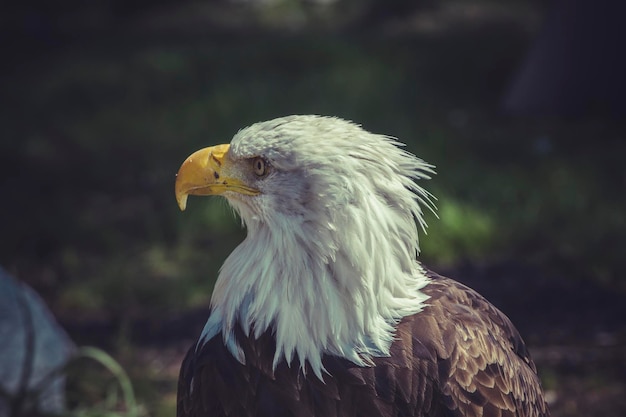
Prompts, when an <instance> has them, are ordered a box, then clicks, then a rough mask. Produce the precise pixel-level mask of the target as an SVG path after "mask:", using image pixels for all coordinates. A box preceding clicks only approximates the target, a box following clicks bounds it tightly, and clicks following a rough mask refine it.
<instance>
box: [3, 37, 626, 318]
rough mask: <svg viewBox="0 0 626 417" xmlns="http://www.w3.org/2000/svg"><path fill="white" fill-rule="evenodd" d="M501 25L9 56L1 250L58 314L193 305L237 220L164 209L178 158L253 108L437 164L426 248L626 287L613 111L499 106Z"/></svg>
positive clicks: (254, 112) (227, 132)
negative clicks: (606, 116)
mask: <svg viewBox="0 0 626 417" xmlns="http://www.w3.org/2000/svg"><path fill="white" fill-rule="evenodd" d="M498 30H499V32H498V33H499V36H497V37H494V36H492V33H491V32H489V31H486V32H483V31H480V30H478V31H474V32H470V33H463V32H461V33H451V34H447V35H446V36H441V37H405V38H397V39H388V40H381V39H373V38H372V39H368V38H349V37H345V38H337V37H332V38H326V37H299V38H280V37H259V38H256V39H245V40H226V41H224V40H222V41H220V42H218V41H216V40H194V41H193V42H185V43H183V42H181V43H175V42H170V43H162V42H146V41H136V42H132V41H130V42H125V43H123V44H117V43H115V41H114V40H112V41H111V42H101V43H97V44H96V45H95V46H94V45H91V44H83V45H80V44H78V45H76V46H74V47H72V48H67V49H65V50H62V51H60V52H58V53H54V54H53V53H51V54H49V55H44V56H41V57H38V58H37V59H33V60H32V61H30V62H26V63H23V64H22V65H21V66H20V67H16V69H15V71H14V72H13V73H11V74H7V76H5V77H4V79H3V81H2V84H3V85H2V87H3V89H4V90H5V91H6V92H7V93H8V96H7V97H8V101H7V103H10V106H9V107H8V108H7V109H5V111H4V112H2V114H1V115H0V122H1V123H0V125H1V126H2V127H1V129H2V133H1V134H2V137H3V138H4V139H3V140H2V141H1V143H0V162H1V165H0V166H1V167H2V168H1V169H2V171H3V173H2V189H3V195H4V196H5V198H6V200H5V201H7V202H9V204H3V205H1V207H0V224H1V230H2V234H3V239H2V241H1V242H0V263H2V264H4V265H5V266H7V267H8V268H9V269H10V270H12V271H14V272H15V273H16V274H17V275H18V276H20V277H21V278H23V279H25V280H27V281H29V282H31V283H33V284H34V285H35V287H36V288H38V289H39V290H40V291H41V292H43V293H44V294H48V295H49V297H48V298H49V299H50V300H51V302H52V304H53V308H54V309H55V311H57V313H60V314H66V315H67V314H74V313H80V314H87V315H88V316H89V315H90V314H95V315H102V314H104V315H106V316H107V317H110V316H112V317H119V316H121V315H124V316H130V317H133V316H134V315H137V316H141V315H146V314H169V313H171V312H172V311H180V310H181V309H184V308H188V307H189V306H199V305H206V303H207V301H208V298H209V294H210V291H211V288H212V285H213V279H214V278H215V277H216V275H217V270H218V268H219V266H220V265H221V262H222V260H223V259H224V257H225V256H226V255H227V254H228V253H229V252H230V251H231V250H232V248H233V247H234V246H235V245H236V244H237V242H239V241H240V240H241V239H242V237H243V233H244V231H242V230H241V229H240V227H239V222H238V220H237V219H235V218H234V216H232V214H231V211H230V209H228V208H227V206H226V204H225V203H224V202H222V201H218V200H209V199H204V200H201V201H200V200H198V201H196V200H192V201H191V202H190V204H189V209H188V211H186V212H185V213H182V214H181V213H179V212H178V209H177V207H176V204H175V200H174V197H173V181H174V175H175V173H176V171H177V168H178V166H179V164H180V163H181V161H182V160H183V159H184V158H185V157H186V156H187V155H188V154H189V153H190V152H192V151H193V150H195V149H197V148H199V147H202V146H206V145H208V144H214V143H221V142H227V141H229V140H230V137H232V135H233V134H234V133H235V132H236V131H237V130H238V129H239V128H241V127H243V126H245V125H248V124H250V123H253V122H255V121H259V120H264V119H268V118H272V117H277V116H281V115H286V114H294V113H318V114H328V115H337V116H340V117H344V118H348V119H352V120H355V121H357V122H359V123H362V124H363V125H364V126H365V127H366V128H367V129H369V130H372V131H375V132H380V133H386V134H390V135H393V136H396V137H398V138H400V139H401V140H402V141H404V142H406V143H407V144H408V149H409V150H410V151H412V152H414V153H416V154H417V155H419V156H421V157H423V158H424V159H425V160H427V161H429V162H431V163H434V164H435V165H437V171H438V172H439V175H437V176H436V177H435V178H434V179H433V180H432V181H430V182H429V183H427V184H424V185H425V186H426V187H427V188H429V189H430V190H431V191H432V192H433V194H435V195H436V196H437V198H438V199H439V201H438V203H437V204H438V206H439V208H440V211H439V215H440V218H441V219H440V220H436V219H435V218H434V216H431V217H430V218H429V223H430V228H429V233H428V236H426V237H424V238H423V239H422V247H423V259H424V260H425V261H426V262H427V263H430V264H444V265H451V264H454V263H457V262H459V261H463V260H479V261H485V260H489V259H497V258H499V257H521V258H523V259H524V260H527V261H529V262H537V263H540V264H541V265H543V266H546V267H553V268H560V269H561V270H564V271H566V272H572V273H575V275H576V276H578V277H580V278H582V279H592V280H600V281H602V282H604V283H606V284H607V285H615V286H617V287H619V288H621V289H623V288H624V282H623V279H622V278H621V277H620V276H619V273H618V272H619V271H620V270H623V268H624V267H625V266H626V264H625V261H624V259H623V255H622V254H623V253H624V250H625V249H626V244H625V242H624V239H623V236H624V235H625V232H626V222H625V216H624V210H623V208H624V203H625V202H626V201H625V200H626V197H625V194H624V181H625V178H624V171H623V169H622V168H620V167H622V158H621V155H623V152H624V147H625V143H624V141H623V133H624V129H623V126H620V125H619V124H617V123H614V124H613V125H611V124H610V123H606V122H604V121H584V122H573V121H549V120H547V121H546V120H544V121H524V120H521V121H515V120H507V119H506V118H503V117H499V116H498V115H497V111H496V106H497V104H498V99H499V98H500V97H501V94H502V93H503V91H504V87H505V86H506V82H507V80H508V79H509V78H510V77H511V75H512V71H513V69H514V67H515V64H516V63H517V62H518V61H519V60H520V58H521V56H522V52H523V50H524V46H525V45H526V43H527V41H528V40H527V39H526V38H525V36H524V35H523V34H520V33H518V32H516V31H515V30H506V29H502V28H499V29H498Z"/></svg>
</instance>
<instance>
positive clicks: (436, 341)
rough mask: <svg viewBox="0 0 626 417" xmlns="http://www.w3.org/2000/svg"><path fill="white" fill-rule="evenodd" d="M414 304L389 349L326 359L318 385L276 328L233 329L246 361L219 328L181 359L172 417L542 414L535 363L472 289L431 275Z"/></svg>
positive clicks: (507, 325) (510, 329)
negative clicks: (255, 335) (422, 302)
mask: <svg viewBox="0 0 626 417" xmlns="http://www.w3.org/2000/svg"><path fill="white" fill-rule="evenodd" d="M429 277H430V278H431V279H432V282H431V283H430V284H428V285H427V286H426V287H425V288H424V289H423V290H422V291H423V292H424V293H426V294H427V295H428V296H429V297H430V299H429V300H428V306H427V307H426V308H425V309H424V310H423V311H421V312H419V313H417V314H415V315H412V316H408V317H405V318H404V319H403V320H402V321H401V322H400V323H399V324H398V326H397V331H396V340H395V341H394V343H393V344H392V346H391V356H389V357H379V358H374V365H375V366H371V367H359V366H357V365H354V364H353V363H351V362H349V361H347V360H345V359H342V358H338V357H334V356H326V357H325V358H324V367H325V369H326V371H327V373H325V374H324V383H322V382H321V381H319V380H318V379H317V377H316V376H315V375H313V373H312V372H311V371H310V370H309V371H308V372H306V373H303V372H302V371H301V370H300V369H299V367H298V366H297V365H296V364H294V365H293V366H291V367H289V366H287V364H286V363H285V362H284V361H283V362H281V363H280V364H279V365H278V367H277V368H276V370H273V369H272V359H273V355H274V343H275V342H274V336H273V334H272V332H271V331H267V332H266V333H265V334H263V335H262V336H261V337H260V338H259V339H256V340H254V339H252V338H249V337H246V336H245V335H244V334H243V332H239V334H237V338H238V341H239V343H240V345H241V347H242V348H243V350H244V352H245V357H246V364H245V365H243V364H241V363H239V362H238V361H237V360H236V359H234V358H233V357H232V355H231V354H230V353H229V351H228V350H227V349H226V347H225V346H224V344H223V341H222V337H221V334H218V335H217V336H215V337H213V338H212V339H211V340H209V341H208V342H207V343H206V344H204V345H203V346H202V347H201V348H199V349H198V350H197V351H196V346H195V345H194V346H192V347H191V349H190V350H189V352H188V353H187V356H186V357H185V359H184V361H183V364H182V368H181V372H180V379H179V387H178V410H177V415H178V417H212V416H215V417H220V416H233V417H234V416H237V417H252V416H267V417H270V416H272V417H283V416H285V417H286V416H297V417H314V416H316V417H344V416H362V417H376V416H381V417H391V416H398V417H399V416H424V417H426V416H429V417H436V416H456V417H461V416H463V417H480V416H484V417H500V416H501V417H507V416H517V417H531V416H532V417H541V416H548V415H549V412H548V410H547V406H546V404H545V401H544V398H543V393H542V389H541V385H540V382H539V378H538V377H537V374H536V369H535V365H534V363H533V362H532V360H531V358H530V356H529V354H528V351H527V350H526V347H525V345H524V342H523V340H522V339H521V337H520V335H519V333H518V332H517V330H516V329H515V327H514V326H513V324H512V323H511V322H510V320H509V319H508V318H507V317H506V316H505V315H504V314H503V313H501V312H500V311H499V310H498V309H496V308H495V307H494V306H493V305H491V304H490V303H489V302H488V301H487V300H485V298H483V297H482V296H481V295H480V294H478V293H476V292H475V291H473V290H471V289H469V288H467V287H466V286H464V285H462V284H459V283H457V282H455V281H453V280H450V279H448V278H444V277H441V276H438V275H436V274H433V273H429Z"/></svg>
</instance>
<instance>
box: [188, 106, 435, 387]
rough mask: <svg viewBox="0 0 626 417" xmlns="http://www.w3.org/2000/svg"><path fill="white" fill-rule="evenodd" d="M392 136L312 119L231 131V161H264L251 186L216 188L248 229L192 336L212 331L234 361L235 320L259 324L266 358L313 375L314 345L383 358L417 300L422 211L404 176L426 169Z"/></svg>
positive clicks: (361, 358)
mask: <svg viewBox="0 0 626 417" xmlns="http://www.w3.org/2000/svg"><path fill="white" fill-rule="evenodd" d="M400 145H401V144H400V143H398V142H396V141H395V140H394V139H392V138H389V137H386V136H382V135H376V134H372V133H369V132H367V131H365V130H363V129H362V128H361V127H359V126H357V125H355V124H353V123H350V122H347V121H345V120H341V119H337V118H330V117H321V116H289V117H284V118H279V119H275V120H271V121H267V122H262V123H257V124H255V125H252V126H250V127H248V128H245V129H243V130H241V131H240V132H238V133H237V134H236V135H235V137H234V138H233V140H232V142H231V147H230V151H229V152H230V153H231V158H232V159H233V160H234V161H242V163H244V162H245V161H246V160H248V159H249V158H252V157H257V156H261V157H263V158H265V159H266V160H267V161H268V163H269V164H270V167H271V170H270V173H269V175H267V176H266V177H264V178H261V179H254V181H255V183H254V184H251V185H252V186H254V187H255V188H257V189H259V190H260V191H261V194H260V195H258V196H243V195H239V194H237V195H235V193H227V194H226V197H227V198H228V200H229V202H230V204H231V205H232V206H233V207H234V208H235V209H236V210H237V212H239V214H240V215H241V218H242V220H243V221H244V223H245V224H246V227H247V229H248V236H247V237H246V239H245V240H244V241H243V242H242V243H241V244H240V245H239V246H238V247H237V248H236V249H235V250H234V251H233V253H232V254H231V255H230V256H229V257H228V259H227V260H226V261H225V262H224V265H223V267H222V269H221V271H220V275H219V278H218V281H217V283H216V286H215V290H214V292H213V297H212V299H211V305H212V313H211V316H210V318H209V320H208V321H207V324H206V326H205V328H204V330H203V332H202V336H201V339H200V343H203V342H204V341H206V340H209V339H210V338H212V337H214V336H215V335H216V334H218V333H219V332H222V334H223V337H224V341H225V343H226V345H227V346H228V347H229V349H230V351H231V352H232V353H233V355H234V356H235V357H236V358H237V359H239V360H240V361H241V362H242V363H245V357H244V355H243V353H242V352H241V350H240V349H239V347H238V346H237V343H236V340H235V337H234V334H233V331H234V328H235V325H236V324H237V323H239V324H240V325H241V326H242V328H243V329H244V331H245V332H247V333H248V334H250V335H252V336H255V337H258V336H260V334H262V333H263V332H265V331H266V330H267V329H268V328H270V327H271V328H272V329H273V331H274V334H275V337H276V353H275V356H274V366H276V365H277V363H278V362H280V361H281V360H282V359H283V358H284V359H285V360H286V361H287V362H288V363H292V361H293V360H294V359H295V358H296V357H297V361H298V362H299V365H300V366H301V367H302V368H303V369H304V365H305V363H306V362H308V363H309V364H310V366H311V369H312V370H313V372H314V373H315V374H316V375H317V376H318V377H319V378H320V379H321V378H322V372H323V366H322V362H321V359H322V355H324V354H332V355H338V356H341V357H345V358H346V359H348V360H350V361H352V362H354V363H356V364H358V365H362V366H365V365H368V364H369V358H371V357H372V356H385V355H388V354H389V347H390V345H391V342H392V340H393V338H394V326H395V324H396V323H397V322H398V321H399V320H400V319H401V318H402V317H404V316H407V315H410V314H414V313H416V312H418V311H420V310H421V309H422V308H423V306H424V303H425V301H426V299H427V297H426V296H425V295H423V294H422V292H421V291H420V289H421V288H423V287H424V286H425V285H426V284H427V283H428V279H427V278H426V276H425V274H424V272H423V270H422V268H421V266H420V264H419V263H418V261H417V254H418V252H419V245H418V227H417V225H418V224H419V225H420V227H422V228H425V227H426V223H425V222H424V217H423V212H422V207H427V208H430V209H432V208H433V206H432V204H431V200H430V198H431V196H430V194H429V193H428V192H426V191H425V190H424V189H423V188H421V187H419V186H418V185H417V184H416V183H415V180H419V179H425V178H429V175H430V174H431V173H433V169H432V166H431V165H428V164H427V163H425V162H424V161H422V160H421V159H419V158H417V157H415V156H414V155H412V154H410V153H408V152H406V151H404V150H403V149H401V148H400V147H399V146H400Z"/></svg>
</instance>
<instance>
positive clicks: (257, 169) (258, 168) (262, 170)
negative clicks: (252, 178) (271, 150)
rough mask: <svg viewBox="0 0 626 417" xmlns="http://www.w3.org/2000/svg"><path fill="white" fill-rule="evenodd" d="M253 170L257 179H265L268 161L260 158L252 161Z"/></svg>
mask: <svg viewBox="0 0 626 417" xmlns="http://www.w3.org/2000/svg"><path fill="white" fill-rule="evenodd" d="M252 170H253V171H254V175H256V176H257V177H264V176H265V175H267V172H268V164H267V161H266V160H265V159H263V158H261V157H260V156H258V157H256V158H254V159H253V160H252Z"/></svg>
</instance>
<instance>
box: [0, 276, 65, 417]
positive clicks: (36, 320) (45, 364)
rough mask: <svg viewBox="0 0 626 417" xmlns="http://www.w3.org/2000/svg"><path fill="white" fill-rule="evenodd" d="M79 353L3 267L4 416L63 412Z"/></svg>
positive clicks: (0, 349) (0, 396)
mask: <svg viewBox="0 0 626 417" xmlns="http://www.w3.org/2000/svg"><path fill="white" fill-rule="evenodd" d="M75 349H76V348H75V345H74V343H72V341H71V340H70V338H69V337H68V336H67V334H66V333H65V331H64V330H63V329H62V328H61V327H60V326H59V324H58V323H57V322H56V320H55V319H54V317H53V316H52V314H51V313H50V311H49V310H48V308H47V307H46V305H45V304H44V302H43V300H42V299H41V298H40V297H39V295H37V293H35V291H33V289H32V288H30V287H28V286H27V285H25V284H23V283H20V282H19V281H17V280H15V279H14V278H13V277H11V276H10V275H9V274H8V273H7V272H6V271H4V270H3V269H2V268H0V417H9V416H11V417H17V416H23V415H33V414H59V413H61V412H63V411H64V407H65V376H64V374H63V372H61V371H62V368H63V366H64V365H65V364H66V363H67V361H68V360H69V358H70V357H71V355H72V354H73V352H75Z"/></svg>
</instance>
